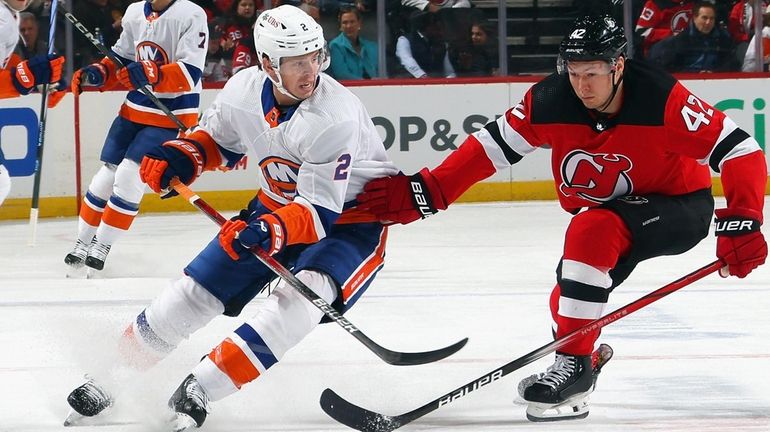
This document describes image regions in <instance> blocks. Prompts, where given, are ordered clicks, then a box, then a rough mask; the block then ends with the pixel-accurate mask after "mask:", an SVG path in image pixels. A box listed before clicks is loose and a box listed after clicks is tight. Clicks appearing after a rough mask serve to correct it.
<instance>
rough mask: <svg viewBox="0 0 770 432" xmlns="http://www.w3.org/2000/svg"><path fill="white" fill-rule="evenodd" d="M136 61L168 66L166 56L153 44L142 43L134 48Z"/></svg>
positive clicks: (163, 51) (148, 42) (161, 49)
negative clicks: (148, 61) (147, 61)
mask: <svg viewBox="0 0 770 432" xmlns="http://www.w3.org/2000/svg"><path fill="white" fill-rule="evenodd" d="M136 60H137V61H141V60H152V61H154V62H155V63H157V64H159V65H164V64H168V54H166V51H165V50H164V49H163V48H162V47H161V46H160V45H158V44H156V43H155V42H150V41H143V42H139V45H137V46H136Z"/></svg>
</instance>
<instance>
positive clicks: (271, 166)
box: [259, 156, 299, 200]
mask: <svg viewBox="0 0 770 432" xmlns="http://www.w3.org/2000/svg"><path fill="white" fill-rule="evenodd" d="M259 169H260V170H261V171H262V175H263V176H264V177H265V180H267V184H268V185H269V188H270V191H271V192H273V193H274V194H276V195H278V196H280V197H283V198H286V199H287V200H291V199H293V198H294V196H295V195H296V194H297V179H298V178H299V164H298V163H296V162H293V161H290V160H286V159H282V158H279V157H275V156H272V157H268V158H265V159H262V160H261V161H260V162H259Z"/></svg>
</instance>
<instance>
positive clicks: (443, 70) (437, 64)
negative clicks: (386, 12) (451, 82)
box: [396, 12, 457, 78]
mask: <svg viewBox="0 0 770 432" xmlns="http://www.w3.org/2000/svg"><path fill="white" fill-rule="evenodd" d="M396 57H398V60H399V61H400V62H401V66H403V67H404V69H406V71H407V72H409V74H410V75H411V76H413V77H415V78H429V77H446V78H454V77H456V76H457V75H456V74H455V70H454V67H453V66H452V62H451V61H450V60H449V50H448V49H447V43H446V42H445V41H444V32H443V29H442V28H441V22H440V21H439V19H438V17H437V16H436V14H432V13H426V12H418V13H417V14H415V15H414V16H413V17H412V31H410V32H409V33H408V34H406V35H402V36H399V38H398V40H397V41H396Z"/></svg>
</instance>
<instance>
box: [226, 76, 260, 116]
mask: <svg viewBox="0 0 770 432" xmlns="http://www.w3.org/2000/svg"><path fill="white" fill-rule="evenodd" d="M266 79H267V75H265V73H264V72H262V71H261V70H260V69H259V68H258V67H256V66H252V67H248V68H246V69H242V70H240V71H239V72H238V73H237V74H235V75H233V76H232V77H230V79H228V80H227V82H226V83H225V85H224V87H222V90H220V92H219V94H218V95H217V100H218V101H219V102H220V103H221V104H227V105H230V106H232V107H234V108H236V109H238V110H242V111H254V112H258V111H261V109H262V108H261V107H262V102H261V101H262V88H263V87H264V85H265V80H266ZM255 102H256V103H255Z"/></svg>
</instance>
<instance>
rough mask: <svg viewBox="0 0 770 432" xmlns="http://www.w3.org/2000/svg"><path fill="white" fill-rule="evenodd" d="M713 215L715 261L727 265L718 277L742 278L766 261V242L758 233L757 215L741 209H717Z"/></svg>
mask: <svg viewBox="0 0 770 432" xmlns="http://www.w3.org/2000/svg"><path fill="white" fill-rule="evenodd" d="M715 214H716V216H717V217H716V220H715V222H716V228H715V230H714V232H715V234H716V236H717V257H719V259H721V260H722V261H724V263H725V264H727V266H726V268H723V269H721V270H720V271H719V274H720V276H722V277H727V276H729V275H733V276H738V277H739V278H744V277H746V275H748V274H749V273H751V271H752V270H754V269H755V268H757V267H759V266H760V265H762V264H764V263H765V259H766V258H767V242H766V241H765V236H764V235H762V231H760V230H759V225H760V222H759V220H760V215H759V214H758V213H757V212H756V211H754V210H749V209H745V208H738V209H730V208H726V209H718V210H716V212H715Z"/></svg>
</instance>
